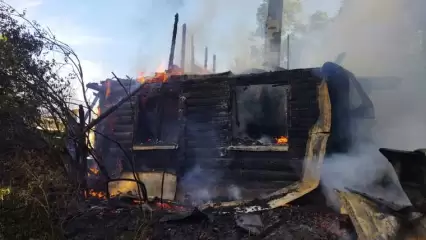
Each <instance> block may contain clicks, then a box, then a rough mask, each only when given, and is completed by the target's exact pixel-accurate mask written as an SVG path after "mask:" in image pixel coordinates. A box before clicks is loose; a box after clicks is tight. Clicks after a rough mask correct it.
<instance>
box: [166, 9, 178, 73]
mask: <svg viewBox="0 0 426 240" xmlns="http://www.w3.org/2000/svg"><path fill="white" fill-rule="evenodd" d="M178 23H179V14H177V13H176V15H175V23H174V24H173V34H172V44H171V46H170V55H169V68H168V70H169V71H171V70H172V68H173V60H174V58H175V47H176V34H177V28H178Z"/></svg>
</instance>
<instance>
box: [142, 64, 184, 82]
mask: <svg viewBox="0 0 426 240" xmlns="http://www.w3.org/2000/svg"><path fill="white" fill-rule="evenodd" d="M182 74H183V71H182V69H181V68H179V67H178V66H172V69H169V70H166V68H165V64H164V62H161V64H160V66H158V67H157V69H156V70H155V73H154V76H152V77H145V75H144V73H143V72H141V73H139V76H138V77H137V79H136V80H137V81H138V82H139V83H141V84H142V83H163V82H167V80H168V79H169V77H170V76H171V75H182Z"/></svg>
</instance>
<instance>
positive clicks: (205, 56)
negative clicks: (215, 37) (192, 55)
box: [204, 47, 209, 69]
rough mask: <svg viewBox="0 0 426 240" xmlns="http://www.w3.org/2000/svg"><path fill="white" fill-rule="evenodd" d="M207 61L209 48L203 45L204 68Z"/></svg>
mask: <svg viewBox="0 0 426 240" xmlns="http://www.w3.org/2000/svg"><path fill="white" fill-rule="evenodd" d="M208 61H209V48H208V47H205V48H204V69H207V64H208Z"/></svg>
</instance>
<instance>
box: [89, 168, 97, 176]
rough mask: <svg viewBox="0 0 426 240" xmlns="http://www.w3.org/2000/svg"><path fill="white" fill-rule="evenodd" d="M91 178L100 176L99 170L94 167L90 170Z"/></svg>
mask: <svg viewBox="0 0 426 240" xmlns="http://www.w3.org/2000/svg"><path fill="white" fill-rule="evenodd" d="M88 174H89V176H90V175H92V174H93V175H99V169H97V168H94V167H91V168H89V173H88Z"/></svg>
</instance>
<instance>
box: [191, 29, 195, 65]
mask: <svg viewBox="0 0 426 240" xmlns="http://www.w3.org/2000/svg"><path fill="white" fill-rule="evenodd" d="M194 72H195V46H194V35H191V73H194Z"/></svg>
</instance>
